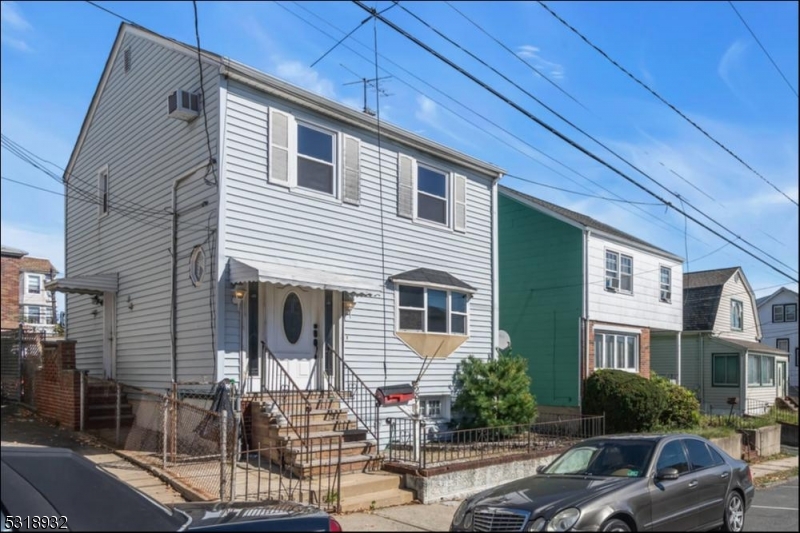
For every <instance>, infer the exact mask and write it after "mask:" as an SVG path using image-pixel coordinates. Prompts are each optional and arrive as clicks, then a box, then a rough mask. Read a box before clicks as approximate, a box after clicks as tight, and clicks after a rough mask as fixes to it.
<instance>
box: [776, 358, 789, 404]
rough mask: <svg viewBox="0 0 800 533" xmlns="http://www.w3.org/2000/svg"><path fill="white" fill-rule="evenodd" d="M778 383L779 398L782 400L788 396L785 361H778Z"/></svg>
mask: <svg viewBox="0 0 800 533" xmlns="http://www.w3.org/2000/svg"><path fill="white" fill-rule="evenodd" d="M777 383H778V396H779V397H781V398H785V397H786V396H788V394H786V362H785V361H778V376H777Z"/></svg>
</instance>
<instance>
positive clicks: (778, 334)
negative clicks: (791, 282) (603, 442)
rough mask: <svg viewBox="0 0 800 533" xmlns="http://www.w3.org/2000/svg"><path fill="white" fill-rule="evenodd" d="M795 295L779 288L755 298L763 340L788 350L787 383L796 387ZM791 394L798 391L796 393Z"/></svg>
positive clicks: (796, 320) (797, 349)
mask: <svg viewBox="0 0 800 533" xmlns="http://www.w3.org/2000/svg"><path fill="white" fill-rule="evenodd" d="M797 312H798V297H797V293H796V292H794V291H792V290H789V289H787V288H785V287H781V288H780V289H778V290H776V291H775V292H774V293H772V294H770V295H768V296H765V297H763V298H759V299H758V315H759V318H760V321H761V331H762V333H763V335H764V338H763V339H762V342H763V343H764V344H767V345H769V346H773V347H775V348H777V349H778V350H780V351H782V352H785V353H788V354H789V360H788V365H787V366H788V374H789V385H790V386H792V387H795V388H797V387H798V363H799V361H798V357H799V356H800V345H799V344H798V324H800V323H799V322H798V316H797ZM794 394H797V393H796V392H795V393H794Z"/></svg>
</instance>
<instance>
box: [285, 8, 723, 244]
mask: <svg viewBox="0 0 800 533" xmlns="http://www.w3.org/2000/svg"><path fill="white" fill-rule="evenodd" d="M274 3H275V5H276V6H278V7H280V8H281V9H283V10H285V11H286V12H288V13H289V14H291V15H293V16H295V17H297V18H298V19H300V20H301V21H302V22H304V23H306V24H308V25H309V26H311V27H312V28H314V29H316V30H317V31H319V32H320V33H322V34H323V35H326V36H327V37H329V38H331V39H333V40H336V37H334V36H332V35H331V34H329V33H328V32H326V31H325V30H323V29H321V28H320V27H319V26H317V25H315V24H314V23H312V22H310V21H308V20H307V19H305V18H303V17H302V16H300V15H298V14H297V13H294V12H293V11H291V10H290V9H289V8H287V7H286V6H284V5H283V4H282V3H280V2H274ZM292 3H293V4H295V5H296V6H297V7H299V8H300V9H302V10H304V11H306V12H307V13H309V14H310V15H312V16H314V17H316V18H317V19H319V20H321V21H322V22H324V23H326V24H327V25H328V26H330V27H332V28H334V29H335V30H337V31H339V32H342V33H344V30H342V29H340V28H337V27H336V26H335V25H333V24H332V23H331V22H329V21H328V20H326V19H324V18H322V17H320V16H319V15H317V14H316V13H314V12H313V11H311V10H309V9H308V8H306V7H305V6H303V5H302V4H300V3H298V2H292ZM353 41H354V42H356V43H358V44H359V45H361V46H362V47H363V48H369V47H368V46H367V45H365V44H364V43H362V42H360V41H359V40H358V39H353ZM343 46H344V47H345V48H347V49H348V50H350V51H351V52H352V53H354V54H355V55H357V56H358V57H361V58H362V59H364V60H365V61H371V60H369V59H367V58H366V57H364V56H363V55H362V54H360V53H359V52H357V51H355V50H353V49H352V48H351V47H349V46H348V45H347V44H344V45H343ZM379 56H380V57H381V58H382V59H383V60H385V61H388V62H389V63H391V64H392V65H394V66H396V67H397V68H399V69H400V70H402V71H403V72H405V73H406V74H408V75H409V76H411V77H412V78H414V79H416V80H417V81H419V82H421V83H423V84H424V85H426V86H428V87H430V88H431V89H432V90H434V91H436V92H438V93H439V94H441V95H442V96H444V97H445V98H447V99H449V100H451V101H452V102H454V103H455V104H457V105H459V106H461V107H462V108H464V109H465V110H467V111H468V112H470V113H472V114H474V115H476V116H478V117H479V118H481V119H482V120H484V121H485V122H487V123H488V124H491V125H492V126H494V127H495V128H497V129H499V130H500V131H502V132H504V133H505V134H507V135H508V136H509V137H511V138H513V139H516V140H517V141H519V142H520V143H522V144H524V145H525V146H528V147H529V148H531V149H532V150H534V151H536V152H537V153H539V154H541V155H542V156H544V157H546V158H548V159H550V160H551V161H553V162H554V163H556V164H558V165H560V166H562V167H563V168H565V169H567V170H569V171H570V172H572V173H574V174H576V175H577V176H580V177H581V178H583V179H585V180H586V181H588V182H590V183H592V184H594V185H595V186H597V187H599V188H600V189H602V190H604V191H606V192H608V193H609V194H612V195H614V196H616V197H617V198H619V199H620V200H624V198H623V197H622V196H620V195H619V194H617V193H616V192H614V191H612V190H611V189H609V188H608V187H606V186H604V185H603V184H601V183H599V182H597V181H595V180H593V179H591V178H589V177H588V176H586V175H585V174H582V173H581V172H579V171H577V170H576V169H574V168H572V167H570V166H569V165H567V164H565V163H564V162H562V161H560V160H558V159H556V158H554V157H553V156H551V155H550V154H548V153H546V152H544V151H542V150H540V149H539V148H537V147H536V146H534V145H532V144H531V143H530V142H529V141H527V140H526V139H523V138H522V137H520V136H518V135H516V134H514V133H513V132H511V131H509V130H508V129H507V128H505V127H504V126H502V125H501V124H498V123H497V122H495V121H493V120H492V119H490V118H488V117H486V116H485V115H482V114H481V113H480V112H478V111H477V110H476V109H475V108H474V107H469V106H467V105H466V104H464V103H463V102H461V101H460V100H458V99H457V98H454V97H453V96H452V95H451V94H448V93H447V92H444V91H442V90H441V89H439V88H437V87H436V86H434V85H432V84H431V83H429V82H428V81H427V80H425V79H423V78H421V77H419V76H417V75H416V74H414V73H413V72H411V71H409V70H408V69H406V68H404V67H403V66H402V65H400V64H398V63H397V62H395V61H393V60H392V59H391V58H388V57H386V56H384V55H383V54H379ZM381 70H383V71H384V72H386V73H388V74H391V75H393V76H394V77H395V78H396V79H397V80H399V81H400V82H401V83H403V84H405V85H406V86H407V87H409V88H410V89H412V90H414V91H415V92H417V93H419V94H421V95H422V96H425V97H426V98H429V99H430V100H431V101H432V102H434V103H436V104H438V105H439V106H441V107H442V108H443V109H445V110H447V111H449V112H450V113H452V114H453V115H455V116H456V117H458V118H460V119H461V120H463V121H464V122H466V123H467V124H470V125H471V126H473V127H474V128H476V129H478V130H479V131H482V132H484V133H486V134H487V135H489V136H491V137H492V138H494V139H496V140H498V141H499V142H500V143H502V144H503V146H506V147H507V148H511V149H512V150H515V151H517V152H519V153H520V154H522V155H523V156H524V157H526V158H528V159H530V160H531V161H533V162H534V163H536V164H538V165H540V166H542V167H544V168H546V169H548V170H550V171H551V172H553V173H554V174H556V175H558V176H561V177H562V178H564V179H567V180H569V181H571V182H572V183H575V184H576V185H578V186H580V187H583V188H584V189H586V190H587V191H588V190H590V189H589V188H588V187H586V186H585V185H583V184H581V183H579V182H577V181H576V180H574V179H572V178H570V177H569V176H567V175H565V174H563V173H561V172H559V171H557V170H555V169H554V168H552V167H550V166H549V165H547V164H545V163H543V162H541V161H539V160H538V159H536V158H535V157H533V156H532V155H531V154H529V153H527V152H525V151H524V150H522V149H520V148H519V147H517V146H514V145H513V144H509V143H508V142H507V141H506V140H504V139H501V138H500V137H499V136H498V135H496V134H494V133H492V132H490V131H488V130H487V129H485V128H483V127H481V126H480V125H478V124H476V123H475V122H473V121H471V120H469V119H467V118H466V117H464V116H463V115H461V114H459V113H458V112H456V111H454V110H453V109H452V108H450V107H448V106H447V105H445V104H443V103H441V101H439V100H436V99H435V98H432V97H431V96H429V95H427V94H425V93H424V92H423V91H421V90H419V89H418V88H416V87H414V86H413V85H411V84H410V83H408V82H407V81H405V80H404V79H403V78H402V77H400V76H397V75H396V74H395V73H393V72H392V71H390V70H388V69H386V68H384V67H381ZM620 207H621V208H622V209H624V210H625V211H628V212H629V213H631V214H633V215H634V216H637V217H639V218H641V219H642V220H645V221H647V222H650V223H652V224H656V225H661V224H664V225H666V226H668V227H670V228H673V229H675V230H679V229H680V228H678V227H677V226H675V225H674V224H671V223H669V222H667V221H664V220H662V219H660V218H656V217H654V216H653V215H652V214H651V213H649V212H648V211H646V210H644V209H643V208H641V207H639V206H638V205H632V207H634V208H636V209H637V210H638V211H641V212H642V213H643V214H644V215H647V217H648V218H645V217H644V216H642V215H640V214H638V213H634V212H633V211H631V210H630V209H628V208H627V207H625V206H620ZM650 219H652V220H650ZM690 236H691V237H692V239H694V240H696V241H698V242H700V243H702V244H705V245H708V243H706V242H705V241H703V240H702V239H699V238H697V237H695V236H694V235H690Z"/></svg>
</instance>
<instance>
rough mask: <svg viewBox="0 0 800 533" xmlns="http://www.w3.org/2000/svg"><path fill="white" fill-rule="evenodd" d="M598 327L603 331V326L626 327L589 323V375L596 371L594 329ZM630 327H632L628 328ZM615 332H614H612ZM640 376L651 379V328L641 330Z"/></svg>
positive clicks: (622, 325)
mask: <svg viewBox="0 0 800 533" xmlns="http://www.w3.org/2000/svg"><path fill="white" fill-rule="evenodd" d="M595 326H596V327H598V328H599V329H600V330H601V333H602V329H603V326H608V327H610V328H613V327H615V326H616V327H625V325H624V324H608V323H605V322H594V321H590V322H589V373H590V374H591V373H592V372H594V371H595V366H594V328H595ZM628 327H630V326H628ZM612 331H613V330H612ZM639 375H640V376H643V377H646V378H649V377H650V328H641V334H640V335H639Z"/></svg>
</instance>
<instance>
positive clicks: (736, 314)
mask: <svg viewBox="0 0 800 533" xmlns="http://www.w3.org/2000/svg"><path fill="white" fill-rule="evenodd" d="M743 312H744V304H742V302H740V301H739V300H731V329H735V330H737V331H741V330H742V329H743V326H744V316H743Z"/></svg>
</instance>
